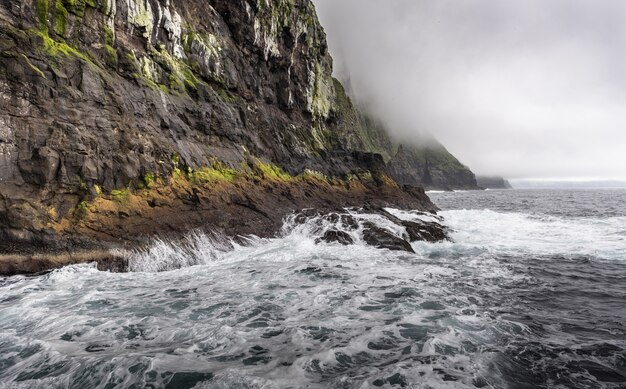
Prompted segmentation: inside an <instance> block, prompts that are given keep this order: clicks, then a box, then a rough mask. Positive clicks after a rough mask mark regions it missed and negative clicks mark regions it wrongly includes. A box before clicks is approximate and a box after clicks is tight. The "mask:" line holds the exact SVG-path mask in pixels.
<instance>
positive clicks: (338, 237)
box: [315, 230, 354, 246]
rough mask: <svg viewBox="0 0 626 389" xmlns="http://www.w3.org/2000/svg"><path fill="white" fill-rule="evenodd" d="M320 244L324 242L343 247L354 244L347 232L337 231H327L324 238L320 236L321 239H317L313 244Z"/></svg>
mask: <svg viewBox="0 0 626 389" xmlns="http://www.w3.org/2000/svg"><path fill="white" fill-rule="evenodd" d="M321 242H326V243H333V242H337V243H340V244H342V245H344V246H348V245H351V244H354V240H353V239H352V237H351V236H350V235H349V234H348V233H347V232H343V231H338V230H328V231H326V232H325V233H324V236H322V237H321V238H317V239H316V240H315V243H321Z"/></svg>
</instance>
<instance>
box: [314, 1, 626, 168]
mask: <svg viewBox="0 0 626 389" xmlns="http://www.w3.org/2000/svg"><path fill="white" fill-rule="evenodd" d="M314 2H315V4H316V6H317V9H318V13H319V16H320V19H321V21H322V24H323V25H324V28H325V30H326V32H327V34H328V41H329V45H330V49H331V53H332V54H333V57H334V59H335V72H336V75H337V76H338V77H339V78H341V79H343V80H347V79H348V78H349V80H350V86H351V91H352V95H353V97H355V98H356V100H358V101H359V102H361V103H362V104H366V105H367V106H368V107H370V109H371V110H372V111H373V112H374V113H375V114H376V115H377V116H379V117H380V118H381V119H382V120H383V121H384V122H385V123H387V125H388V127H389V129H390V131H391V132H392V134H393V136H394V137H396V138H398V139H399V140H400V141H403V142H407V141H409V142H410V141H412V140H415V139H418V137H419V134H420V133H432V134H433V135H434V136H435V137H436V138H437V139H439V141H441V143H443V144H444V145H445V146H446V147H447V148H448V149H449V150H450V151H451V152H452V153H453V154H454V155H456V156H457V157H458V158H459V159H460V160H461V161H462V162H463V163H465V164H466V165H468V166H469V167H470V168H472V170H473V171H474V172H476V173H478V174H499V175H503V176H505V177H508V178H547V177H551V178H557V177H564V178H572V177H589V178H593V177H595V178H626V150H625V148H626V1H623V0H593V1H589V0H524V1H519V0H498V1H494V0H454V1H452V0H314Z"/></svg>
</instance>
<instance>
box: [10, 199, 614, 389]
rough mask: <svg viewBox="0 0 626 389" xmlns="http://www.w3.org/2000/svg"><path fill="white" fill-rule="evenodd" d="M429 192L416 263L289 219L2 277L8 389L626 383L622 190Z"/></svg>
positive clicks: (402, 214) (408, 256)
mask: <svg viewBox="0 0 626 389" xmlns="http://www.w3.org/2000/svg"><path fill="white" fill-rule="evenodd" d="M429 195H430V196H431V198H432V199H433V201H434V202H435V203H436V204H437V205H438V206H439V207H440V208H441V209H442V211H441V212H440V215H441V216H443V218H444V220H445V224H446V225H448V226H449V227H450V229H451V238H452V241H450V242H444V243H434V244H433V243H422V242H418V243H413V245H412V246H413V249H414V250H415V252H416V253H415V254H413V253H408V252H398V251H388V250H379V249H375V248H372V247H370V246H366V245H365V244H364V243H362V241H360V240H358V237H357V243H356V244H355V245H351V246H342V245H340V244H337V243H334V244H326V243H320V244H316V239H317V238H319V236H320V235H319V234H320V232H319V228H318V227H319V226H317V227H315V226H313V225H306V224H305V225H295V224H293V223H292V222H291V221H290V220H287V221H286V223H285V226H284V229H283V232H282V234H281V236H280V237H279V238H275V239H259V238H249V239H247V240H246V241H245V242H243V243H242V242H238V243H235V242H227V241H224V240H221V239H219V238H218V237H214V236H207V235H203V234H199V233H196V234H192V235H190V237H189V238H188V240H187V242H186V244H180V243H179V244H172V243H168V242H163V241H158V242H155V243H154V245H153V246H152V248H151V249H150V250H147V251H144V252H138V253H134V254H133V255H132V258H131V269H132V270H133V271H132V272H129V273H124V274H114V273H108V272H100V271H98V270H97V269H96V268H95V266H94V265H78V266H70V267H66V268H63V269H60V270H55V271H52V272H48V273H45V274H38V275H33V276H15V277H0V387H1V388H108V389H109V388H162V387H165V388H192V387H195V388H377V387H383V388H390V387H394V388H399V387H407V388H626V190H617V189H615V190H561V191H560V190H511V191H483V192H453V193H430V194H429ZM389 211H390V212H392V213H394V214H395V215H397V216H400V217H410V214H409V213H406V212H401V211H397V210H389ZM372 221H374V222H376V220H375V218H374V217H372ZM383 227H384V226H383ZM390 228H391V227H390ZM396 232H397V233H401V231H396Z"/></svg>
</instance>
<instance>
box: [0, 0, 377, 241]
mask: <svg viewBox="0 0 626 389" xmlns="http://www.w3.org/2000/svg"><path fill="white" fill-rule="evenodd" d="M0 68H1V69H3V72H2V73H0V104H1V106H2V110H1V111H0V235H2V236H3V237H4V238H5V239H9V238H10V239H18V240H29V239H32V238H33V236H34V235H37V234H39V233H40V232H41V231H44V230H46V228H47V227H48V224H49V223H50V222H58V221H60V220H62V219H63V218H65V217H66V216H68V215H71V214H72V213H73V212H75V211H76V208H77V207H79V206H81V204H83V203H84V202H85V201H90V200H91V199H93V198H95V197H98V196H100V195H101V194H105V195H106V194H109V193H112V192H113V191H115V190H126V189H130V190H133V189H135V188H140V187H143V186H146V185H149V184H150V183H151V181H153V180H154V179H155V177H157V178H158V177H163V178H164V179H166V180H167V179H168V177H170V176H171V175H172V173H175V172H180V171H182V172H183V173H185V174H186V173H187V172H191V171H193V170H198V169H202V168H205V167H211V166H214V165H215V164H216V163H217V164H219V165H220V166H228V167H229V168H238V167H240V166H243V165H246V166H244V167H245V168H247V167H249V166H251V165H253V164H254V161H257V160H260V161H264V162H267V163H270V164H276V165H280V166H281V167H282V168H283V169H285V170H287V172H289V173H292V174H294V175H295V174H297V173H301V172H303V171H305V170H306V169H310V170H314V171H318V172H320V173H322V174H325V175H329V176H343V177H348V176H350V175H351V174H355V173H356V174H359V173H360V172H363V171H366V170H368V169H370V170H371V168H372V166H374V165H376V164H379V162H380V161H376V158H371V157H367V156H363V155H361V154H355V155H353V154H352V153H351V150H354V149H361V148H360V147H353V146H354V145H355V144H357V145H358V144H360V141H359V139H358V138H355V136H354V134H353V133H352V132H351V131H352V130H351V129H350V126H349V125H346V126H341V125H339V124H340V123H348V122H349V118H348V119H347V118H346V116H350V115H351V114H352V113H351V112H344V111H342V110H341V106H340V104H339V102H338V101H337V100H336V99H337V96H336V93H335V87H336V85H337V84H336V82H335V81H334V80H333V79H332V78H331V74H332V59H331V57H330V56H329V54H328V51H327V46H326V39H325V35H324V31H323V29H322V27H321V26H320V25H319V22H318V20H317V17H316V14H315V10H314V7H313V5H312V3H311V2H310V1H309V0H272V1H268V0H234V1H223V0H208V1H188V0H185V1H183V0H117V1H116V0H26V1H14V0H1V1H0ZM242 164H243V165H242ZM372 164H373V165H372Z"/></svg>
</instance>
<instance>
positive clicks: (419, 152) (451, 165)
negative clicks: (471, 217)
mask: <svg viewBox="0 0 626 389" xmlns="http://www.w3.org/2000/svg"><path fill="white" fill-rule="evenodd" d="M335 91H336V94H337V96H338V97H337V101H338V102H340V103H339V104H337V106H338V107H339V108H340V109H339V111H340V112H347V113H349V114H347V115H343V118H344V121H345V120H346V119H349V120H348V123H344V124H343V127H345V128H349V129H351V131H352V133H351V134H352V135H351V136H350V137H348V138H347V139H348V140H350V139H354V141H351V142H349V145H350V147H351V148H353V149H355V150H361V151H364V152H369V153H376V154H380V155H381V156H382V157H383V159H384V161H385V163H386V172H387V174H388V175H389V176H390V177H391V178H393V179H394V180H395V181H396V182H397V183H398V184H401V185H410V186H421V187H424V188H427V189H445V190H450V189H479V186H478V185H477V183H476V176H475V175H474V173H473V172H472V171H471V170H470V169H469V168H468V167H467V166H465V165H463V164H462V163H461V162H459V160H458V159H456V158H455V157H454V156H453V155H452V154H450V152H448V150H446V148H445V147H443V145H441V144H440V143H439V142H437V141H436V140H435V139H434V138H433V139H429V140H428V141H427V142H424V144H423V145H418V142H416V143H415V144H405V145H402V144H397V143H396V142H394V141H393V140H392V139H391V137H390V135H389V132H388V131H387V129H386V128H385V125H384V124H383V123H381V122H380V121H379V120H376V119H374V118H372V117H371V116H369V115H368V114H367V113H364V111H363V110H362V109H358V108H356V107H354V106H353V105H352V103H351V102H350V99H349V98H348V97H347V96H346V93H345V90H344V89H343V87H342V86H341V84H337V85H336V88H335ZM340 128H342V127H340ZM340 133H341V134H343V135H342V136H343V137H347V134H350V132H349V131H348V130H342V131H340Z"/></svg>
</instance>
